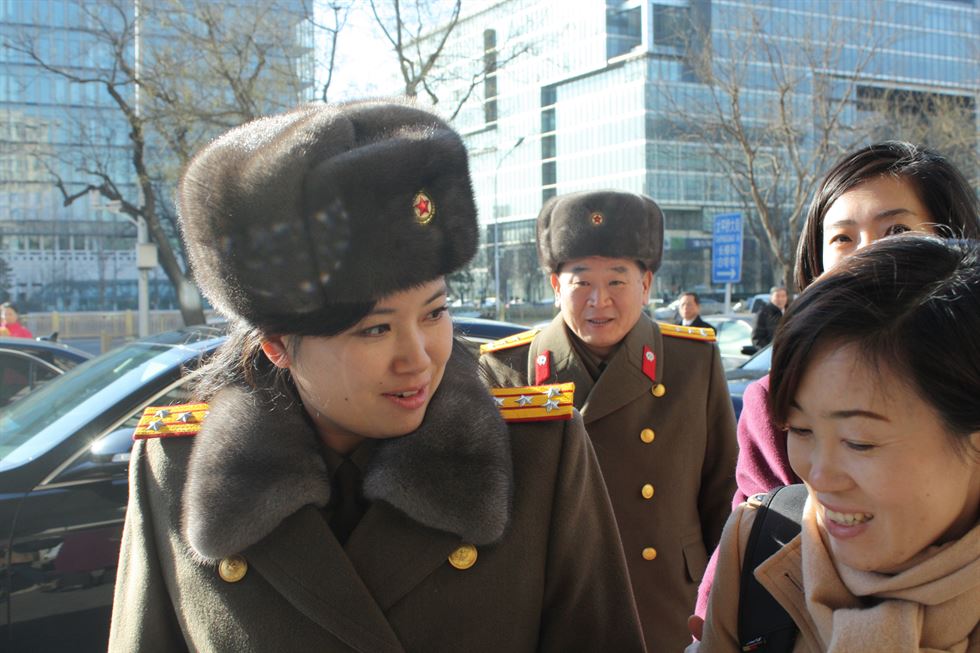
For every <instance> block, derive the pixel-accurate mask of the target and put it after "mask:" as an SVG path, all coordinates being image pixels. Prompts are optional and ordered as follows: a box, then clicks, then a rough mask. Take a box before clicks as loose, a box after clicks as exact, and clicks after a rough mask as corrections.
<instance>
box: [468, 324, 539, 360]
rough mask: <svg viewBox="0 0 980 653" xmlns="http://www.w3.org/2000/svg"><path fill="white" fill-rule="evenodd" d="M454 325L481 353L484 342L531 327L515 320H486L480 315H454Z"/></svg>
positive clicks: (474, 350)
mask: <svg viewBox="0 0 980 653" xmlns="http://www.w3.org/2000/svg"><path fill="white" fill-rule="evenodd" d="M453 326H454V327H455V331H456V334H457V335H460V336H463V338H464V339H465V340H466V341H467V342H468V343H472V344H473V347H472V348H471V349H472V350H473V352H474V353H475V354H479V352H480V345H482V344H485V343H488V342H493V341H494V340H499V339H500V338H506V337H507V336H510V335H514V334H515V333H520V332H521V331H526V330H527V329H528V328H530V327H526V326H523V325H520V324H514V323H513V322H498V321H497V320H485V319H483V318H479V317H457V316H455V315H454V316H453Z"/></svg>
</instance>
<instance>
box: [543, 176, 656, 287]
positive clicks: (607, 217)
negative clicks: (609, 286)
mask: <svg viewBox="0 0 980 653" xmlns="http://www.w3.org/2000/svg"><path fill="white" fill-rule="evenodd" d="M537 231H538V259H539V260H540V261H541V265H543V266H544V267H545V268H546V269H547V270H548V271H549V272H558V269H559V268H560V267H561V264H562V263H565V262H566V261H572V260H574V259H579V258H586V257H589V256H605V257H608V258H626V259H633V260H635V261H639V262H640V263H642V264H643V265H644V266H645V267H646V269H647V270H650V271H651V272H656V271H657V270H658V269H659V268H660V260H661V258H662V257H663V249H664V214H663V212H662V211H661V210H660V207H659V206H657V204H656V202H654V201H653V200H652V199H650V198H649V197H647V196H645V195H636V194H634V193H623V192H620V191H612V190H606V191H589V192H583V193H570V194H568V195H559V196H557V197H552V198H551V199H550V200H548V201H547V202H546V203H545V205H544V206H543V207H542V208H541V212H540V213H539V214H538V223H537Z"/></svg>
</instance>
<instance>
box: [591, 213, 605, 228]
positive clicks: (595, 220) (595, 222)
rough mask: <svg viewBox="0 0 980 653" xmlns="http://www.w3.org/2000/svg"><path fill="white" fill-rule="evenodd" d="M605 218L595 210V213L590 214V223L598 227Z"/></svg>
mask: <svg viewBox="0 0 980 653" xmlns="http://www.w3.org/2000/svg"><path fill="white" fill-rule="evenodd" d="M605 219H606V218H605V217H604V216H603V215H602V214H601V213H599V212H598V211H596V212H595V213H593V214H592V224H593V225H595V226H596V227H598V226H599V225H600V224H602V222H603V221H604V220H605Z"/></svg>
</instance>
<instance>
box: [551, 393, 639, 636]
mask: <svg viewBox="0 0 980 653" xmlns="http://www.w3.org/2000/svg"><path fill="white" fill-rule="evenodd" d="M556 486H557V487H556V488H555V495H554V496H555V499H554V506H553V507H552V512H551V525H550V526H551V535H550V540H549V546H548V562H547V569H546V574H547V580H546V585H545V594H544V609H543V614H542V623H541V640H540V646H539V650H540V651H642V650H643V649H644V645H643V634H642V630H641V628H640V621H639V616H638V614H637V610H636V604H635V602H634V600H633V593H632V590H631V589H630V581H629V575H628V572H627V570H626V562H625V559H624V557H623V547H622V543H621V541H620V537H619V529H618V528H617V527H616V520H615V518H614V517H613V512H612V504H611V503H610V501H609V496H608V494H607V492H606V488H605V483H604V481H603V478H602V473H601V472H600V471H599V462H598V460H597V459H596V456H595V451H594V450H593V448H592V444H591V443H590V441H589V439H588V436H587V435H586V431H585V426H584V424H583V423H582V418H581V416H580V415H579V414H578V412H577V411H576V412H575V415H574V417H573V419H572V420H571V421H570V422H569V423H568V426H567V428H566V434H565V438H564V443H563V445H562V452H561V463H560V467H559V472H558V476H557V480H556Z"/></svg>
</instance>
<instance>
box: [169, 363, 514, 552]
mask: <svg viewBox="0 0 980 653" xmlns="http://www.w3.org/2000/svg"><path fill="white" fill-rule="evenodd" d="M283 403H284V402H282V401H280V402H278V403H276V402H274V401H271V400H270V399H269V396H268V395H267V394H266V393H264V392H261V391H260V392H255V391H251V390H248V389H246V388H242V387H228V388H225V389H224V390H222V391H221V392H219V393H218V394H217V395H216V396H215V397H214V399H213V400H212V401H211V408H210V414H209V415H208V418H207V420H206V421H205V423H204V425H203V427H202V428H201V431H200V433H199V434H198V435H197V437H196V438H195V442H194V448H193V451H192V453H191V458H190V463H189V466H188V479H187V485H186V487H185V490H184V496H183V508H184V510H183V514H184V532H185V535H186V538H187V542H189V543H190V545H191V547H192V549H193V550H194V552H195V553H196V554H197V556H199V557H200V558H202V559H204V560H218V559H220V558H223V557H225V556H228V555H231V554H234V553H238V552H240V551H242V550H244V549H246V548H247V547H249V546H251V545H252V544H255V543H256V542H258V541H259V540H261V539H262V538H264V537H265V536H266V535H268V534H269V533H271V532H272V531H273V530H274V529H275V528H276V527H277V526H278V525H279V524H280V522H282V521H283V519H285V518H286V517H288V516H289V515H291V514H292V513H294V512H296V511H297V510H298V509H300V508H301V507H302V506H304V505H307V504H313V505H316V506H320V507H322V506H325V505H326V504H327V502H328V501H329V500H330V481H329V478H328V472H327V466H326V462H325V461H324V459H323V455H322V452H321V449H320V444H319V442H318V437H317V435H316V433H315V431H314V430H313V427H312V425H311V423H310V421H309V420H308V419H307V417H306V415H305V414H304V412H303V408H302V406H301V405H299V404H298V403H295V402H294V403H292V405H282V404H283ZM364 494H365V496H366V497H367V498H368V499H370V500H371V501H385V502H387V503H388V504H390V505H392V506H393V507H395V508H397V509H398V510H400V511H401V512H403V513H405V514H406V515H407V516H409V517H410V518H411V519H413V520H414V521H416V522H419V523H420V524H423V525H425V526H428V527H431V528H435V529H438V530H441V531H446V532H450V533H453V534H456V535H458V536H460V537H461V538H462V539H464V540H465V541H468V542H473V543H474V544H477V545H479V544H490V543H492V542H495V541H497V540H499V539H500V538H501V536H502V535H503V533H504V531H505V530H506V528H507V525H508V523H509V521H510V513H511V504H512V494H513V464H512V461H511V454H510V436H509V433H508V429H507V425H506V423H505V422H504V421H503V418H501V416H500V413H499V411H498V410H497V408H496V405H495V403H494V401H493V399H492V398H491V396H490V395H489V393H488V392H487V390H486V387H485V386H484V385H483V383H482V382H481V381H480V378H479V376H478V372H477V367H476V361H475V360H473V356H472V355H471V354H470V353H469V352H467V351H466V350H465V349H464V347H463V345H460V344H457V345H456V346H455V347H454V351H453V354H452V356H451V357H450V359H449V362H448V364H447V366H446V371H445V374H444V376H443V379H442V383H441V384H440V385H439V388H438V390H437V391H436V393H435V395H434V396H433V397H432V401H431V403H430V404H429V407H428V410H427V411H426V414H425V419H424V420H423V422H422V425H421V426H420V427H419V428H418V429H417V430H416V431H414V432H412V433H409V434H408V435H405V436H402V437H399V438H393V439H389V440H379V441H378V442H377V445H376V447H375V450H374V452H373V454H372V458H371V461H370V463H369V464H368V469H367V472H366V474H365V478H364Z"/></svg>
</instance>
